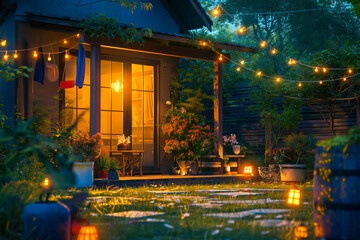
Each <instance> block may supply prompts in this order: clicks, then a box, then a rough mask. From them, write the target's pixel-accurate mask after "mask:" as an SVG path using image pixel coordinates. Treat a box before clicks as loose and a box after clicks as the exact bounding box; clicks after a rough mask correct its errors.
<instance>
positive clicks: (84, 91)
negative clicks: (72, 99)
mask: <svg viewBox="0 0 360 240" xmlns="http://www.w3.org/2000/svg"><path fill="white" fill-rule="evenodd" d="M77 93H78V108H86V109H90V86H83V88H81V89H77Z"/></svg>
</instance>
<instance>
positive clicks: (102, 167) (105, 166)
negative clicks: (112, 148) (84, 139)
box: [95, 151, 111, 178]
mask: <svg viewBox="0 0 360 240" xmlns="http://www.w3.org/2000/svg"><path fill="white" fill-rule="evenodd" d="M110 161H111V159H110V155H109V154H108V153H107V152H104V151H102V153H101V154H100V156H99V157H98V158H97V159H96V161H95V170H96V171H97V177H98V178H108V171H109V162H110Z"/></svg>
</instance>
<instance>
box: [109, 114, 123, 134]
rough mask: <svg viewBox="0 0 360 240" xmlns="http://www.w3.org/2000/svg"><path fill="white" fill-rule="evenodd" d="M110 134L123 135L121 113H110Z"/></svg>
mask: <svg viewBox="0 0 360 240" xmlns="http://www.w3.org/2000/svg"><path fill="white" fill-rule="evenodd" d="M111 124H112V134H116V135H120V134H123V132H124V130H123V113H122V112H112V123H111Z"/></svg>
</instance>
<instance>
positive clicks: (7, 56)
mask: <svg viewBox="0 0 360 240" xmlns="http://www.w3.org/2000/svg"><path fill="white" fill-rule="evenodd" d="M3 58H4V60H5V61H7V60H8V59H9V55H8V54H7V51H6V52H5V55H4V57H3Z"/></svg>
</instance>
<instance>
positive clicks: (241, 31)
mask: <svg viewBox="0 0 360 240" xmlns="http://www.w3.org/2000/svg"><path fill="white" fill-rule="evenodd" d="M245 30H246V28H245V27H240V28H239V29H238V33H240V34H243V33H245Z"/></svg>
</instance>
